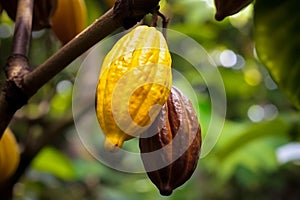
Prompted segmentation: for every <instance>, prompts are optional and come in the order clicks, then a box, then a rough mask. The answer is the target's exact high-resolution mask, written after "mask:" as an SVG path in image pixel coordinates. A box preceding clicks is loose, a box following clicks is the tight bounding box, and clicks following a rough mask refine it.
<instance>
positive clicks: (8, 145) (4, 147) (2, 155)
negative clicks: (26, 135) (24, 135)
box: [0, 128, 20, 182]
mask: <svg viewBox="0 0 300 200" xmlns="http://www.w3.org/2000/svg"><path fill="white" fill-rule="evenodd" d="M19 161H20V152H19V147H18V144H17V141H16V139H15V136H14V134H13V133H12V132H11V130H10V129H9V128H8V129H6V130H5V132H4V134H3V135H2V138H1V140H0V182H2V181H5V180H6V179H8V178H9V177H10V176H11V175H12V174H13V173H14V172H15V170H16V168H17V166H18V164H19Z"/></svg>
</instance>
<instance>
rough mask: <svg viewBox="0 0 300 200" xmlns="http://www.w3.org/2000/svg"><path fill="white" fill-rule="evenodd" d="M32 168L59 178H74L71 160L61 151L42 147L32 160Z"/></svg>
mask: <svg viewBox="0 0 300 200" xmlns="http://www.w3.org/2000/svg"><path fill="white" fill-rule="evenodd" d="M31 166H32V167H33V168H34V169H36V170H40V171H44V172H49V173H51V174H53V175H55V176H57V177H59V178H61V179H67V180H70V179H74V178H75V174H76V173H75V169H74V167H73V164H72V162H71V161H70V160H69V159H68V157H66V156H65V155H64V154H63V153H62V152H61V151H58V150H56V149H54V148H51V147H47V148H44V149H43V150H42V151H41V152H40V153H39V154H38V155H37V156H36V157H35V159H34V160H33V163H32V165H31Z"/></svg>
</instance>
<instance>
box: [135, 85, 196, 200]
mask: <svg viewBox="0 0 300 200" xmlns="http://www.w3.org/2000/svg"><path fill="white" fill-rule="evenodd" d="M153 131H156V134H155V135H152V136H150V137H148V136H149V135H150V134H151V133H153ZM139 147H140V151H141V158H142V161H143V164H144V167H145V170H146V172H147V175H148V177H149V178H150V180H151V181H152V182H153V183H154V184H155V185H156V186H157V188H158V189H159V191H160V194H161V195H164V196H168V195H171V193H172V191H173V190H174V189H175V188H177V187H179V186H181V185H182V184H184V183H185V182H186V181H187V180H188V179H190V177H191V176H192V174H193V172H194V171H195V169H196V166H197V163H198V158H199V154H200V148H201V130H200V124H199V122H198V118H197V115H196V113H195V110H194V109H193V106H192V104H191V102H190V101H189V99H187V97H185V96H184V95H183V94H182V93H181V92H180V91H179V90H178V89H177V88H175V87H172V89H171V94H170V96H169V98H168V100H167V102H166V103H165V104H164V106H163V107H162V109H161V112H160V115H159V116H158V117H157V118H156V121H155V122H154V123H153V126H152V127H151V128H149V129H148V131H147V132H146V133H144V134H143V135H141V137H140V139H139Z"/></svg>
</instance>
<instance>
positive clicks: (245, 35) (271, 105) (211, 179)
mask: <svg viewBox="0 0 300 200" xmlns="http://www.w3.org/2000/svg"><path fill="white" fill-rule="evenodd" d="M86 3H87V7H88V14H89V18H88V19H89V23H92V22H93V21H94V20H95V19H96V18H97V17H99V16H101V14H103V13H104V12H105V11H106V10H107V9H109V6H108V5H107V4H106V1H102V0H86ZM161 10H162V12H163V13H165V15H166V16H168V17H170V18H171V21H170V25H169V28H170V29H173V30H176V31H179V32H181V33H184V34H186V35H188V36H190V37H191V38H193V39H194V40H195V41H197V42H198V43H199V44H201V45H202V46H203V47H204V48H205V49H206V51H207V52H208V54H209V55H210V56H211V58H212V59H213V61H214V62H215V63H216V65H217V67H218V70H219V72H220V73H221V76H222V79H223V82H224V86H225V89H226V97H227V115H226V121H225V125H224V127H223V131H222V133H221V136H220V138H219V140H218V142H217V144H216V146H215V147H214V149H213V150H212V151H211V152H210V153H209V154H208V155H207V156H206V157H205V158H202V159H200V160H199V163H198V167H197V170H196V172H195V173H194V175H193V176H192V178H191V179H190V180H189V181H188V182H187V183H186V184H185V185H183V186H182V187H180V188H179V189H177V190H175V191H174V193H173V194H172V196H170V197H162V196H160V195H159V193H158V191H157V189H156V188H155V186H154V185H153V184H152V183H151V182H150V180H149V179H148V178H147V175H146V174H129V173H122V172H118V171H116V170H113V169H110V168H108V167H106V166H105V165H103V164H101V163H100V162H98V161H96V160H95V159H94V158H93V157H91V155H90V154H89V153H88V152H87V151H86V150H85V149H84V147H83V146H82V144H81V143H80V142H79V140H78V136H77V134H76V130H75V129H74V127H69V128H66V129H65V130H64V132H63V134H61V136H60V137H59V138H58V139H57V140H56V141H55V142H54V144H53V145H52V146H51V147H47V148H45V149H43V150H42V151H41V152H40V154H39V155H38V156H37V157H36V158H35V160H34V161H33V163H32V165H31V167H30V169H29V170H28V172H27V173H26V174H25V175H24V177H23V178H22V179H21V181H20V182H19V183H18V184H17V185H16V186H15V199H49V200H52V199H66V200H68V199H72V200H76V199H103V200H114V199H115V200H135V199H136V200H138V199H144V200H148V199H149V200H153V199H172V200H177V199H178V200H179V199H180V200H181V199H187V200H199V199H230V200H232V199H243V200H247V199H299V197H300V191H299V187H300V182H299V179H300V174H299V172H300V170H299V169H300V167H299V160H297V159H295V160H290V161H288V162H287V163H285V162H280V159H279V157H278V148H279V147H281V146H283V145H285V144H289V143H290V142H297V141H299V136H300V115H299V112H298V111H297V110H295V108H294V107H293V106H292V105H291V104H290V103H289V101H288V100H287V99H286V97H285V95H284V94H283V92H282V91H281V90H279V89H278V87H277V85H276V84H275V83H274V81H273V80H272V78H271V76H270V74H269V73H268V71H267V70H266V68H265V67H264V64H263V63H262V62H261V61H260V60H259V59H258V57H257V55H256V52H255V41H254V38H253V29H254V26H253V5H250V6H248V7H247V8H246V9H244V10H242V11H241V12H240V13H238V14H236V15H234V16H231V17H229V18H226V19H225V20H224V21H222V22H217V21H215V20H214V11H215V10H214V7H213V1H212V0H185V1H180V0H162V1H161ZM285 14H288V13H285ZM0 23H1V25H0V64H1V66H4V65H5V61H6V58H7V56H8V55H9V52H10V48H11V41H12V33H13V22H11V21H10V20H9V18H8V17H7V16H6V15H5V13H2V15H1V17H0ZM277 26H278V29H281V31H283V32H284V27H280V26H279V25H277ZM294 38H298V37H297V36H296V37H294ZM284 39H285V40H288V38H284ZM298 42H299V41H298ZM260 45H262V46H264V44H260ZM60 46H61V44H60V43H59V41H58V40H57V39H56V38H55V36H54V35H53V33H52V31H51V30H42V31H39V32H35V33H34V34H33V39H32V45H31V51H30V62H31V64H32V66H33V67H36V66H38V65H39V64H41V63H43V62H44V61H45V60H46V59H47V58H48V57H49V56H51V55H52V54H53V53H54V52H56V51H57V50H58V48H60ZM226 55H227V57H226ZM195 56H197V55H195ZM222 56H225V60H224V59H222ZM83 58H84V56H83V57H80V58H78V59H77V60H76V61H74V62H73V63H72V64H71V66H69V67H68V68H66V69H65V70H64V71H63V72H62V73H60V74H59V75H57V76H56V77H55V78H54V79H53V80H51V81H50V82H49V83H48V84H47V85H46V86H44V87H43V88H42V89H40V90H39V91H38V93H37V94H36V95H35V96H34V97H33V98H32V99H31V100H30V102H29V104H28V105H27V106H25V107H24V108H22V109H21V110H20V111H19V112H18V113H17V114H16V117H15V119H14V120H13V122H12V129H13V130H14V131H15V133H16V134H17V138H18V140H19V141H26V140H28V139H34V138H35V137H37V136H39V135H41V134H43V132H44V131H45V130H46V129H47V127H49V126H51V124H55V123H58V122H59V121H60V120H61V119H63V118H64V117H65V116H67V115H68V114H70V113H71V112H72V110H71V109H72V106H71V105H72V86H73V83H74V80H75V78H76V72H77V70H78V67H79V65H80V63H81V62H82V60H83ZM172 58H173V64H174V66H173V67H174V68H175V69H176V70H178V71H180V72H181V73H182V74H183V75H184V76H185V77H186V78H187V79H188V80H189V82H190V83H192V85H193V88H194V90H195V91H197V97H198V102H197V104H198V105H199V113H200V122H201V125H202V130H203V136H205V134H206V133H205V131H206V130H207V126H208V123H209V121H210V115H211V112H212V111H211V102H210V98H209V93H208V91H207V90H206V88H205V83H204V82H203V80H202V79H201V78H195V73H194V72H193V70H192V68H190V67H188V65H189V63H187V62H186V61H185V60H184V59H183V58H181V57H179V56H176V55H172ZM226 58H227V59H231V60H232V59H234V60H235V62H234V63H233V64H232V65H230V64H228V63H226ZM229 61H230V60H229ZM0 77H1V80H4V76H3V72H1V76H0ZM0 84H2V83H0ZM28 135H29V136H30V137H29V136H28ZM129 145H131V144H129ZM132 145H136V143H132ZM133 149H134V147H133ZM299 158H300V156H299V155H298V159H299Z"/></svg>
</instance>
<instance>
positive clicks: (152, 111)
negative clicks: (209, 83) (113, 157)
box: [96, 26, 172, 150]
mask: <svg viewBox="0 0 300 200" xmlns="http://www.w3.org/2000/svg"><path fill="white" fill-rule="evenodd" d="M171 84H172V76H171V56H170V53H169V50H168V46H167V43H166V41H165V39H164V37H163V35H162V34H161V32H159V31H158V30H156V29H155V28H154V27H148V26H138V27H136V28H134V29H133V30H131V31H130V32H129V33H127V34H126V35H124V36H123V37H122V38H121V39H119V40H118V41H117V42H116V44H115V45H114V46H113V48H112V49H111V50H110V52H109V53H108V54H107V55H106V57H105V59H104V61H103V64H102V68H101V72H100V76H99V81H98V86H97V92H96V113H97V117H98V121H99V123H100V126H101V128H102V131H103V133H104V134H105V136H106V139H105V147H106V149H109V150H116V147H121V146H122V144H123V142H124V141H125V140H129V139H131V138H133V137H135V136H138V135H139V134H141V133H142V132H144V131H145V130H146V128H147V126H149V125H150V124H151V122H152V121H153V120H152V119H155V118H156V116H157V115H158V114H159V111H160V109H161V106H162V105H163V104H164V103H165V102H166V100H167V98H168V96H169V94H170V88H171ZM156 105H159V106H156Z"/></svg>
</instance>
